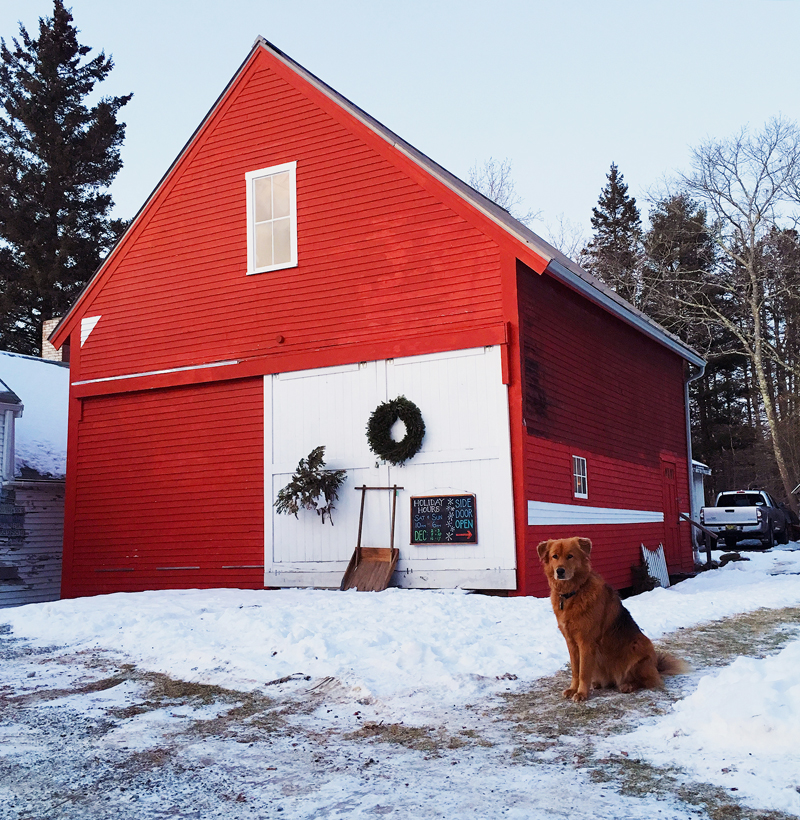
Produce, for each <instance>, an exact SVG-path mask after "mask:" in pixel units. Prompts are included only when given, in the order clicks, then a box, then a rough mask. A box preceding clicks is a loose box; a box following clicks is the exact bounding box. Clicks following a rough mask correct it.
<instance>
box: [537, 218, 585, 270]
mask: <svg viewBox="0 0 800 820" xmlns="http://www.w3.org/2000/svg"><path fill="white" fill-rule="evenodd" d="M546 227H547V236H546V237H545V238H546V239H547V241H548V242H549V243H550V244H551V245H552V246H553V247H554V248H556V249H557V250H559V251H561V253H563V254H564V256H567V257H569V258H570V259H572V260H573V261H575V262H579V261H580V258H581V255H582V254H583V251H584V248H585V247H586V243H587V242H588V239H587V238H586V233H585V231H584V229H583V226H582V225H581V224H579V223H578V222H573V221H572V220H570V219H568V218H567V217H566V216H564V214H563V213H561V214H559V215H558V216H557V217H556V221H555V223H554V224H553V223H550V222H548V223H547V225H546Z"/></svg>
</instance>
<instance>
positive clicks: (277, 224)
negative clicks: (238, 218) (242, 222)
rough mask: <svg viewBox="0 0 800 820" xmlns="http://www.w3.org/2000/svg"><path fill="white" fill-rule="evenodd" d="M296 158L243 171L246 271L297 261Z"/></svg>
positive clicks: (295, 262)
mask: <svg viewBox="0 0 800 820" xmlns="http://www.w3.org/2000/svg"><path fill="white" fill-rule="evenodd" d="M296 168H297V163H296V162H287V163H286V164H284V165H275V166H273V167H272V168H262V169H261V170H260V171H250V172H248V173H247V174H245V179H246V180H247V272H248V273H262V272H264V271H269V270H278V269H280V268H291V267H294V266H295V265H296V264H297V201H296V194H295V170H296Z"/></svg>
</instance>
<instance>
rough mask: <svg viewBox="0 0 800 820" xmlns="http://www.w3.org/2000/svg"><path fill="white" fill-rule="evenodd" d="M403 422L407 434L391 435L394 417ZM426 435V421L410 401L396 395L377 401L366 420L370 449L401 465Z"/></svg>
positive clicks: (416, 451) (420, 445)
mask: <svg viewBox="0 0 800 820" xmlns="http://www.w3.org/2000/svg"><path fill="white" fill-rule="evenodd" d="M398 419H399V420H400V421H402V422H403V424H405V426H406V434H405V436H403V438H402V439H401V440H400V441H395V440H394V439H393V438H392V426H393V425H394V423H395V422H396V421H397V420H398ZM424 438H425V422H424V421H423V420H422V413H421V412H420V409H419V407H417V405H416V404H414V402H413V401H409V400H408V399H407V398H406V397H405V396H398V397H397V398H396V399H392V400H391V401H385V402H382V403H381V404H379V405H378V406H377V407H376V408H375V409H374V410H373V411H372V415H371V416H370V417H369V422H367V442H368V443H369V449H370V450H372V452H373V453H375V455H376V456H379V457H380V458H382V459H383V460H384V461H388V462H389V463H390V464H394V465H395V466H401V465H402V464H404V463H405V462H406V461H408V460H409V459H411V458H414V456H415V455H416V454H417V453H418V452H419V451H420V450H421V449H422V440H423V439H424Z"/></svg>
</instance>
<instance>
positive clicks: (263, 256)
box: [255, 222, 272, 268]
mask: <svg viewBox="0 0 800 820" xmlns="http://www.w3.org/2000/svg"><path fill="white" fill-rule="evenodd" d="M255 234H256V267H257V268H266V267H267V266H268V265H271V264H272V222H262V223H261V224H260V225H256V230H255Z"/></svg>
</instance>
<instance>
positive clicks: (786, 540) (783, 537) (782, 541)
mask: <svg viewBox="0 0 800 820" xmlns="http://www.w3.org/2000/svg"><path fill="white" fill-rule="evenodd" d="M778 543H779V544H788V543H789V527H788V525H787V526H785V527H784V528H783V532H781V537H780V538H779V539H778Z"/></svg>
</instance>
